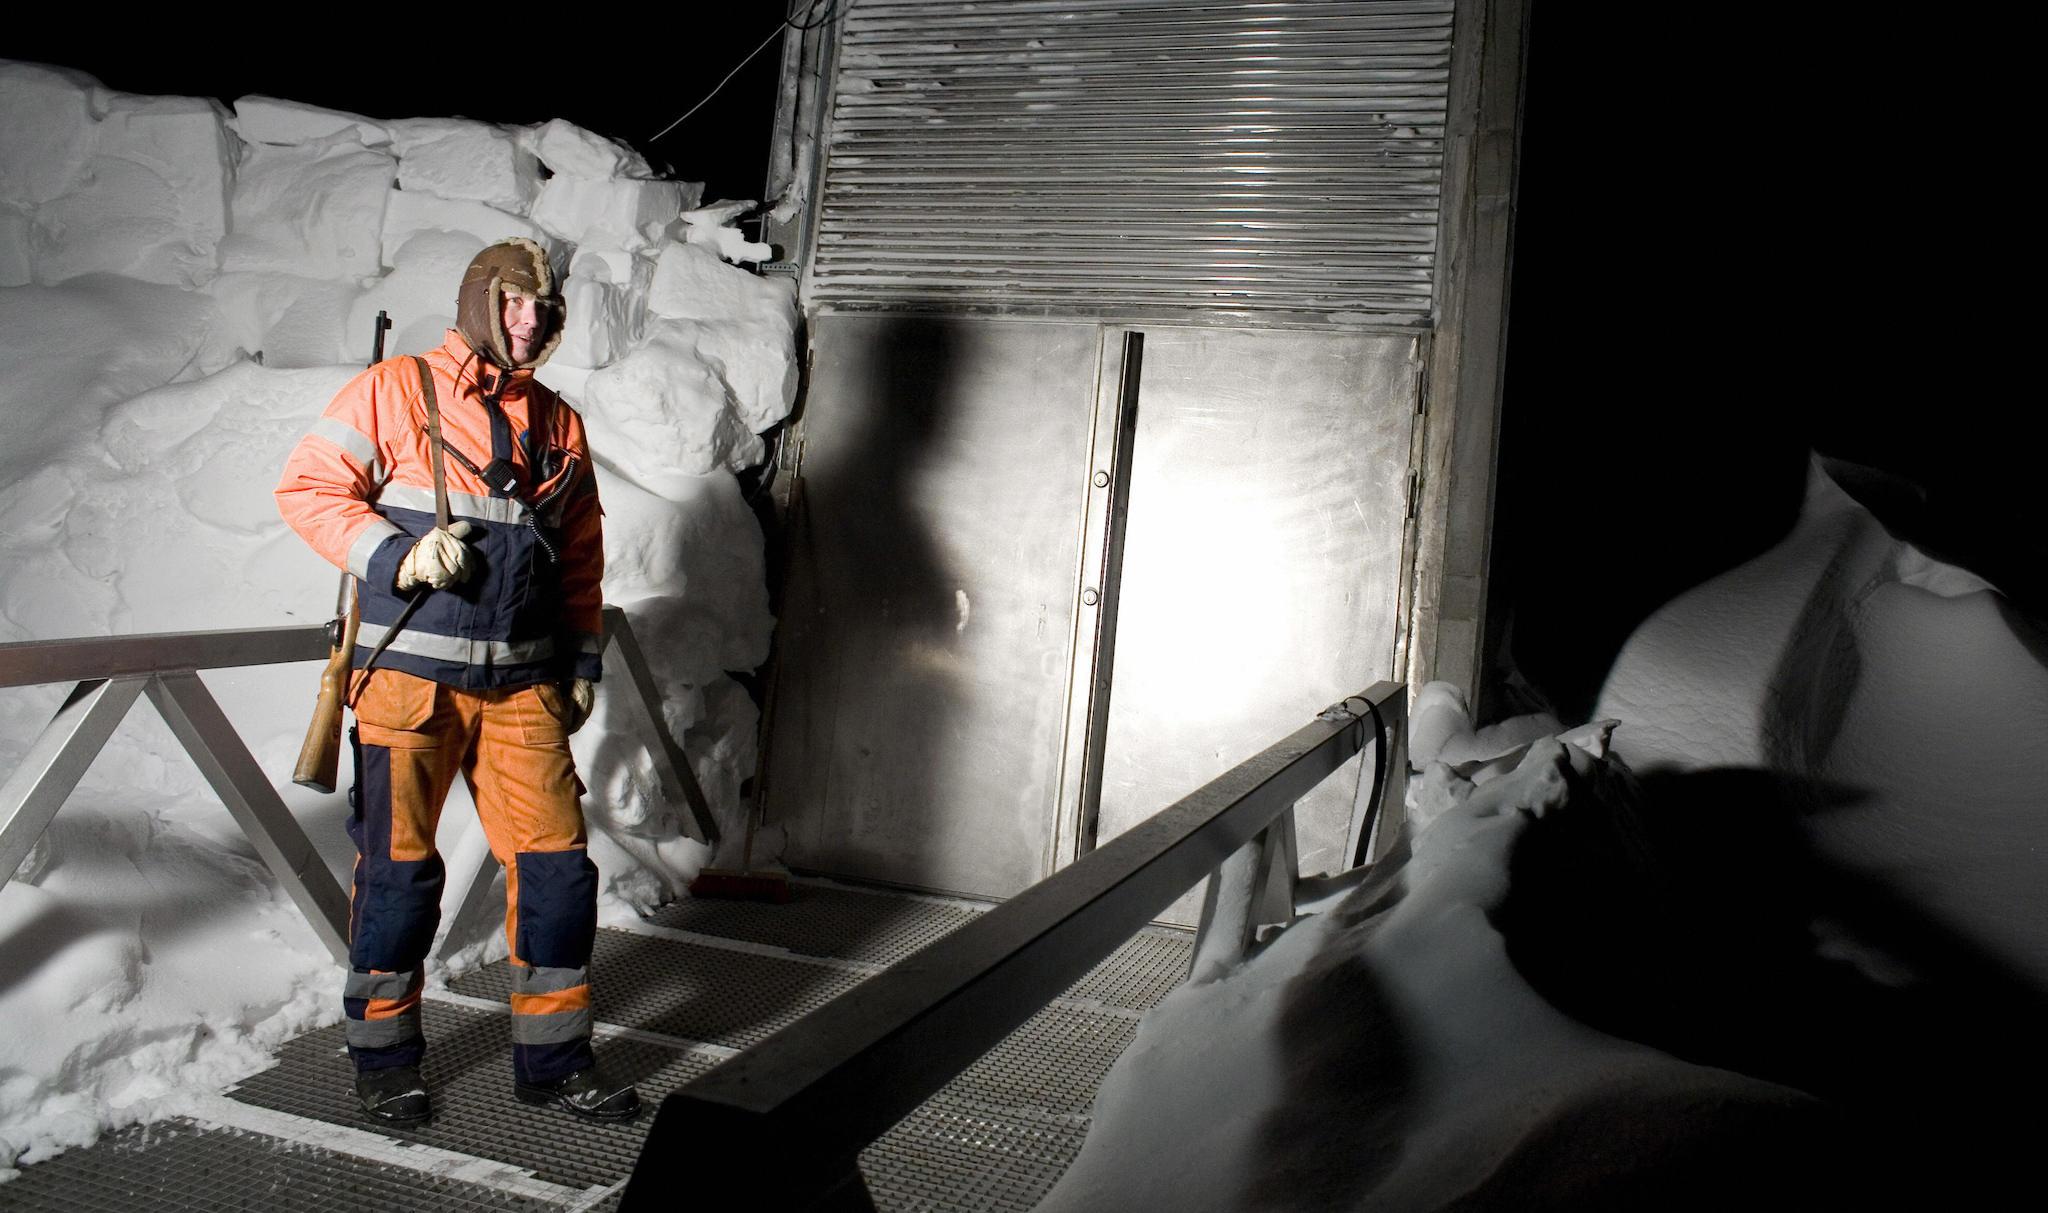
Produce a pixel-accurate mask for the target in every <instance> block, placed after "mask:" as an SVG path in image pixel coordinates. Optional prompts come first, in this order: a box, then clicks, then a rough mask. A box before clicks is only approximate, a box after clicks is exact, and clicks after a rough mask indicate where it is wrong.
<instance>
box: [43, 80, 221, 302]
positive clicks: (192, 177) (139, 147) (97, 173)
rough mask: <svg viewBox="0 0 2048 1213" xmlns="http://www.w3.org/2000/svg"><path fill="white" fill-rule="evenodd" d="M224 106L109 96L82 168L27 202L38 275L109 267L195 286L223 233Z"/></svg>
mask: <svg viewBox="0 0 2048 1213" xmlns="http://www.w3.org/2000/svg"><path fill="white" fill-rule="evenodd" d="M225 116H226V111H225V110H223V109H222V108H221V107H220V106H219V104H217V103H216V102H213V101H208V100H205V99H203V98H196V97H130V96H126V95H119V94H117V95H114V96H112V97H111V98H110V99H109V101H108V103H107V108H106V113H105V116H104V117H102V118H101V119H100V121H99V122H98V123H97V124H96V125H95V126H94V127H93V140H92V149H91V152H90V154H89V155H88V156H87V158H86V162H85V171H84V174H83V175H82V176H81V177H80V178H79V179H78V180H77V182H76V183H75V184H74V185H73V187H72V188H71V189H70V190H69V191H67V192H66V193H64V194H62V195H61V196H59V197H57V198H53V199H51V200H50V201H48V202H46V203H44V204H43V205H42V206H41V207H39V208H37V210H36V221H35V232H34V235H33V237H32V244H31V249H32V253H31V256H32V259H33V263H34V267H35V277H36V280H37V281H40V282H45V283H57V282H63V281H65V280H66V279H69V278H76V277H78V276H79V275H81V274H92V273H112V274H122V275H125V276H126V277H129V278H140V279H142V280H143V281H144V282H161V283H165V284H167V285H171V286H188V287H189V286H197V285H199V284H201V283H203V282H206V281H208V280H209V279H211V278H212V277H213V275H214V273H215V272H216V266H217V264H218V249H219V246H220V242H221V237H222V236H224V235H226V233H227V221H228V189H229V181H230V180H231V177H232V173H233V170H232V167H231V161H230V152H229V147H228V136H227V129H226V127H225V126H224V125H223V118H224V117H225Z"/></svg>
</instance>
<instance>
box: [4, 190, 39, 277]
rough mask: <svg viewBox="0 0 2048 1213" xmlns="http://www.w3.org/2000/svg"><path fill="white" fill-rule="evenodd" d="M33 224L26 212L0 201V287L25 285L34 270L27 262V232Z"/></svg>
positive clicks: (31, 228)
mask: <svg viewBox="0 0 2048 1213" xmlns="http://www.w3.org/2000/svg"><path fill="white" fill-rule="evenodd" d="M34 228H35V224H34V222H33V221H31V220H30V219H29V217H28V215H27V213H26V212H23V211H17V210H15V209H14V208H12V207H10V206H8V205H7V204H6V203H4V202H0V287H7V286H27V285H28V284H29V283H30V282H31V281H33V280H34V277H35V271H34V268H33V267H32V266H31V265H30V264H29V253H28V242H29V233H30V232H31V231H33V230H34Z"/></svg>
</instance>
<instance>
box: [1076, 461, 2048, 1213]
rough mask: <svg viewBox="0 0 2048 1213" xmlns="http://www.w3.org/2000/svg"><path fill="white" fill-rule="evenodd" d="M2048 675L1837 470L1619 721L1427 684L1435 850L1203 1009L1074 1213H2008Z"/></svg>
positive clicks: (1425, 728) (1142, 1044)
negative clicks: (1426, 1212) (1451, 1211)
mask: <svg viewBox="0 0 2048 1213" xmlns="http://www.w3.org/2000/svg"><path fill="white" fill-rule="evenodd" d="M2044 654H2048V647H2044V645H2043V644H2042V639H2041V634H2040V632H2039V631H2038V628H2037V627H2036V625H2034V624H2032V623H2031V622H2029V621H2028V620H2026V619H2024V618H2021V617H2020V616H2018V615H2017V614H2016V613H2014V612H2012V611H2011V610H2010V609H2009V607H2007V605H2006V604H2005V602H2004V600H2003V599H2002V598H2001V597H2000V596H1999V595H1998V594H1997V593H1996V592H1995V591H1994V590H1992V589H1990V588H1988V587H1986V586H1985V584H1984V583H1983V582H1982V581H1981V580H1978V579H1977V578H1975V577H1974V576H1973V575H1971V574H1969V573H1967V572H1964V571H1962V570H1959V569H1956V568H1954V567H1951V566H1946V565H1942V564H1939V563H1936V562H1934V561H1931V560H1929V559H1928V558H1927V557H1925V556H1924V555H1922V554H1921V553H1919V552H1917V551H1915V550H1914V549H1913V548H1911V547H1910V546H1908V545H1906V544H1903V543H1901V542H1899V541H1897V540H1895V539H1893V538H1892V537H1891V536H1889V535H1888V534H1886V533H1885V532H1884V530H1883V529H1882V528H1881V527H1879V526H1878V525H1877V523H1876V522H1875V521H1874V520H1873V519H1872V518H1871V516H1870V515H1869V514H1868V513H1867V512H1866V511H1865V510H1864V509H1863V508H1862V507H1861V506H1860V505H1858V504H1857V503H1856V502H1855V501H1853V500H1852V499H1850V498H1849V497H1848V496H1847V495H1845V494H1844V493H1843V492H1842V491H1841V490H1840V489H1839V488H1837V487H1836V485H1835V484H1834V483H1833V482H1832V481H1831V480H1830V479H1829V478H1828V476H1827V475H1825V474H1824V472H1823V470H1822V469H1821V468H1820V467H1819V466H1818V465H1816V467H1815V470H1814V472H1813V475H1812V480H1811V487H1810V490H1809V493H1808V497H1807V502H1806V507H1805V510H1804V512H1803V514H1802V517H1801V521H1800V523H1799V525H1798V527H1797V528H1796V529H1795V530H1794V532H1793V533H1792V534H1791V535H1790V536H1789V537H1788V538H1786V539H1785V540H1784V542H1783V543H1781V544H1780V545H1779V546H1777V547H1776V548H1774V549H1773V550H1771V551H1769V552H1767V553H1765V554H1764V555H1762V556H1761V557H1759V558H1757V559H1756V560H1754V561H1752V562H1750V563H1749V564H1746V565H1744V566H1742V567H1739V568H1737V569H1735V570H1733V571H1731V572H1729V573H1727V574H1726V575H1724V576H1722V577H1720V578H1718V579H1715V580H1713V581H1710V582H1708V583H1706V584H1704V585H1702V586H1700V587H1698V588H1697V589H1695V590H1694V591H1692V592H1690V593H1688V594H1686V595H1684V596H1682V597H1680V598H1678V599H1676V600H1674V601H1673V602H1671V603H1670V604H1669V605H1668V606H1667V607H1665V608H1664V609H1663V610H1662V611H1661V612H1659V613H1658V614H1657V615H1655V616H1654V617H1653V618H1651V619H1650V620H1649V621H1647V622H1646V623H1645V625H1644V626H1643V627H1642V628H1641V630H1640V631H1639V632H1638V633H1637V634H1636V635H1635V637H1634V638H1633V639H1632V640H1631V641H1630V643H1629V644H1628V646H1627V647H1626V649H1625V650H1624V651H1623V653H1622V655H1621V658H1620V660H1619V662H1618V663H1617V665H1616V666H1615V668H1614V670H1613V671H1612V674H1611V677H1610V679H1609V682H1608V685H1607V690H1606V693H1605V695H1604V697H1603V698H1602V700H1601V703H1600V708H1599V712H1598V715H1599V716H1600V717H1602V719H1599V720H1596V721H1595V722H1593V723H1592V724H1589V725H1586V726H1582V727H1580V728H1577V729H1573V730H1564V729H1562V728H1561V726H1560V724H1559V722H1557V721H1556V720H1553V719H1549V718H1544V717H1526V718H1521V719H1517V720H1512V721H1505V722H1502V723H1500V724H1499V725H1496V726H1492V727H1489V728H1485V729H1474V728H1473V726H1472V722H1471V719H1470V716H1469V714H1468V713H1467V712H1466V709H1465V705H1464V702H1463V699H1462V697H1461V696H1460V695H1459V694H1458V692H1457V691H1456V690H1455V689H1453V688H1451V687H1448V686H1445V685H1443V684H1432V685H1430V686H1428V687H1425V688H1423V689H1422V691H1421V692H1420V693H1419V694H1418V696H1417V698H1416V701H1415V704H1414V709H1413V731H1412V734H1411V737H1412V743H1413V744H1412V749H1411V755H1410V758H1411V764H1412V765H1413V766H1414V767H1415V768H1416V771H1415V774H1414V776H1413V779H1412V782H1411V784H1410V791H1409V806H1408V807H1409V813H1410V818H1411V823H1412V828H1411V829H1410V831H1409V833H1408V835H1407V838H1406V840H1405V841H1404V843H1403V845H1402V847H1401V848H1400V850H1399V851H1397V853H1396V855H1395V856H1394V857H1393V858H1391V859H1390V860H1388V861H1387V862H1385V863H1383V864H1381V865H1380V866H1379V867H1378V868H1376V869H1373V870H1370V871H1369V872H1366V871H1361V872H1358V873H1353V874H1350V875H1349V876H1345V877H1339V878H1336V879H1335V880H1333V881H1331V882H1330V884H1331V886H1332V887H1331V888H1330V889H1329V890H1328V893H1327V895H1326V896H1325V898H1324V899H1323V901H1322V902H1320V903H1319V906H1320V907H1322V908H1321V909H1320V912H1317V913H1313V914H1311V915H1310V916H1308V917H1306V918H1303V919H1301V920H1299V921H1298V922H1297V923H1296V924H1295V925H1293V926H1292V927H1290V928H1288V929H1286V930H1284V931H1282V932H1281V933H1279V935H1278V936H1277V938H1275V939H1273V940H1272V941H1271V942H1270V943H1269V944H1268V945H1267V946H1266V947H1265V949H1264V950H1263V951H1261V952H1259V953H1257V954H1256V955H1255V956H1254V957H1253V958H1252V959H1250V960H1249V961H1247V962H1246V963H1245V964H1243V965H1242V966H1240V967H1238V968H1236V969H1234V970H1232V971H1229V972H1227V973H1226V974H1224V975H1222V976H1220V977H1219V978H1216V979H1211V980H1207V981H1202V982H1199V983H1197V984H1191V985H1189V986H1187V987H1184V988H1182V989H1181V990H1179V991H1176V992H1175V993H1174V994H1172V995H1171V996H1169V997H1168V999H1167V1000H1166V1001H1165V1002H1163V1003H1162V1004H1161V1005H1160V1007H1159V1008H1158V1009H1157V1010H1156V1011H1155V1012H1154V1013H1153V1014H1152V1015H1151V1016H1149V1017H1148V1018H1147V1020H1146V1021H1145V1022H1144V1023H1143V1024H1142V1025H1141V1027H1140V1028H1139V1031H1138V1034H1137V1038H1136V1040H1135V1041H1134V1043H1133V1044H1132V1046H1131V1047H1130V1049H1129V1050H1128V1051H1127V1052H1126V1053H1125V1054H1124V1055H1123V1057H1122V1058H1121V1060H1119V1062H1118V1063H1117V1065H1116V1067H1115V1068H1114V1069H1113V1070H1112V1071H1111V1073H1110V1075H1109V1078H1108V1080H1107V1081H1106V1082H1105V1083H1104V1085H1103V1088H1102V1091H1101V1093H1100V1096H1099V1097H1098V1102H1097V1108H1096V1120H1095V1124H1094V1126H1093V1128H1092V1130H1091V1132H1090V1135H1089V1138H1088V1142H1087V1145H1086V1147H1085V1148H1084V1150H1083V1151H1082V1154H1081V1156H1080V1158H1079V1160H1078V1161H1077V1162H1076V1163H1075V1165H1074V1167H1073V1168H1072V1169H1071V1170H1070V1171H1069V1172H1068V1173H1067V1175H1066V1176H1065V1178H1064V1179H1063V1180H1062V1181H1061V1182H1060V1184H1059V1185H1058V1186H1057V1187H1056V1188H1055V1189H1054V1190H1053V1192H1052V1194H1051V1196H1050V1197H1049V1199H1048V1200H1047V1201H1046V1202H1045V1203H1044V1205H1042V1206H1041V1208H1042V1209H1044V1210H1048V1211H1057V1213H1069V1211H1078V1210H1097V1211H1107V1210H1122V1209H1139V1208H1146V1209H1173V1210H1176V1211H1177V1213H1207V1211H1214V1213H1229V1211H1236V1210H1253V1209H1276V1210H1277V1209H1302V1210H1309V1209H1316V1210H1324V1209H1331V1210H1334V1209H1386V1210H1419V1209H1442V1208H1461V1209H1480V1208H1485V1209H1587V1208H1600V1209H1672V1208H1702V1209H1727V1208H1751V1207H1762V1208H1852V1207H1929V1208H1936V1207H1955V1208H1980V1207H2001V1206H2002V1204H2003V1202H2004V1200H2005V1198H2006V1197H2007V1196H2008V1195H2009V1193H2007V1192H2006V1191H2005V1190H2004V1189H2002V1188H2001V1186H2000V1185H2001V1183H2002V1182H2005V1181H2008V1180H2009V1179H2010V1177H2011V1176H2012V1175H2014V1174H2020V1173H2023V1172H2025V1171H2026V1170H2028V1169H2029V1167H2030V1166H2031V1160H2030V1154H2029V1152H2028V1149H2029V1147H2030V1146H2031V1144H2032V1139H2033V1138H2035V1137H2037V1136H2038V1130H2039V1128H2040V1126H2041V1124H2042V1118H2041V1115H2040V1112H2039V1110H2038V1106H2037V1104H2036V1100H2037V1094H2038V1091H2039V1090H2040V1084H2041V1082H2042V1081H2043V1079H2044V1078H2048V1067H2044V1064H2043V1043H2042V1038H2043V1028H2042V1025H2043V1023H2044V1020H2043V1018H2042V1011H2043V999H2042V991H2043V989H2044V988H2048V963H2044V956H2048V917H2044V916H2043V915H2042V913H2041V912H2040V906H2041V897H2042V894H2041V889H2042V888H2043V885H2044V882H2048V850H2044V847H2043V843H2044V841H2048V799H2044V796H2043V794H2042V793H2043V787H2044V779H2043V776H2042V774H2041V762H2040V752H2039V747H2038V739H2039V738H2041V737H2043V736H2048V666H2044V661H2043V657H2044ZM2030 739H2031V740H2030Z"/></svg>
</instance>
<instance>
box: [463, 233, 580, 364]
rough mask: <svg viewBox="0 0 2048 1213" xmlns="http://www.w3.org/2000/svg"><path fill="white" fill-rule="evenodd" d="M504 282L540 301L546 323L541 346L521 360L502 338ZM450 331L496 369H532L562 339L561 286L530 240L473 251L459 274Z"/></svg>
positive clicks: (544, 255) (515, 239) (543, 253)
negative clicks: (460, 285)
mask: <svg viewBox="0 0 2048 1213" xmlns="http://www.w3.org/2000/svg"><path fill="white" fill-rule="evenodd" d="M508 286H511V287H518V288H519V289H520V290H522V291H525V292H526V293H527V294H529V295H532V296H534V297H535V298H537V299H539V300H540V301H541V309H540V312H541V323H542V324H544V325H545V326H547V327H546V329H545V334H546V335H545V336H543V337H542V338H541V342H540V347H539V348H538V349H536V350H534V352H533V357H531V358H529V359H527V360H526V361H525V362H514V361H513V360H512V343H511V342H510V341H508V340H506V338H505V321H504V314H505V313H504V307H505V288H506V287H508ZM455 330H456V331H457V332H459V333H461V334H462V338H463V340H465V341H467V342H469V348H470V349H473V350H475V351H476V352H477V356H478V357H480V358H482V359H483V360H484V361H486V362H488V363H490V364H491V365H492V366H495V367H497V368H499V369H500V370H507V371H511V370H531V369H533V368H534V367H537V366H539V365H540V364H541V363H543V362H546V361H547V360H548V355H549V354H552V353H554V352H555V347H556V346H558V345H560V344H561V343H562V295H561V288H560V284H558V283H557V282H556V281H555V272H554V269H553V267H551V266H549V265H548V255H547V252H546V251H545V250H543V249H542V248H541V247H540V246H539V245H538V244H535V243H534V242H533V241H531V240H527V239H525V238H524V237H520V236H514V237H512V238H511V239H509V240H500V241H498V242H497V243H496V244H493V245H491V246H489V247H487V248H485V249H484V251H483V252H481V253H478V254H477V255H476V257H475V258H474V259H472V260H471V261H470V263H469V268H468V269H466V270H464V271H463V272H462V288H461V290H460V291H458V292H457V293H456V296H455Z"/></svg>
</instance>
